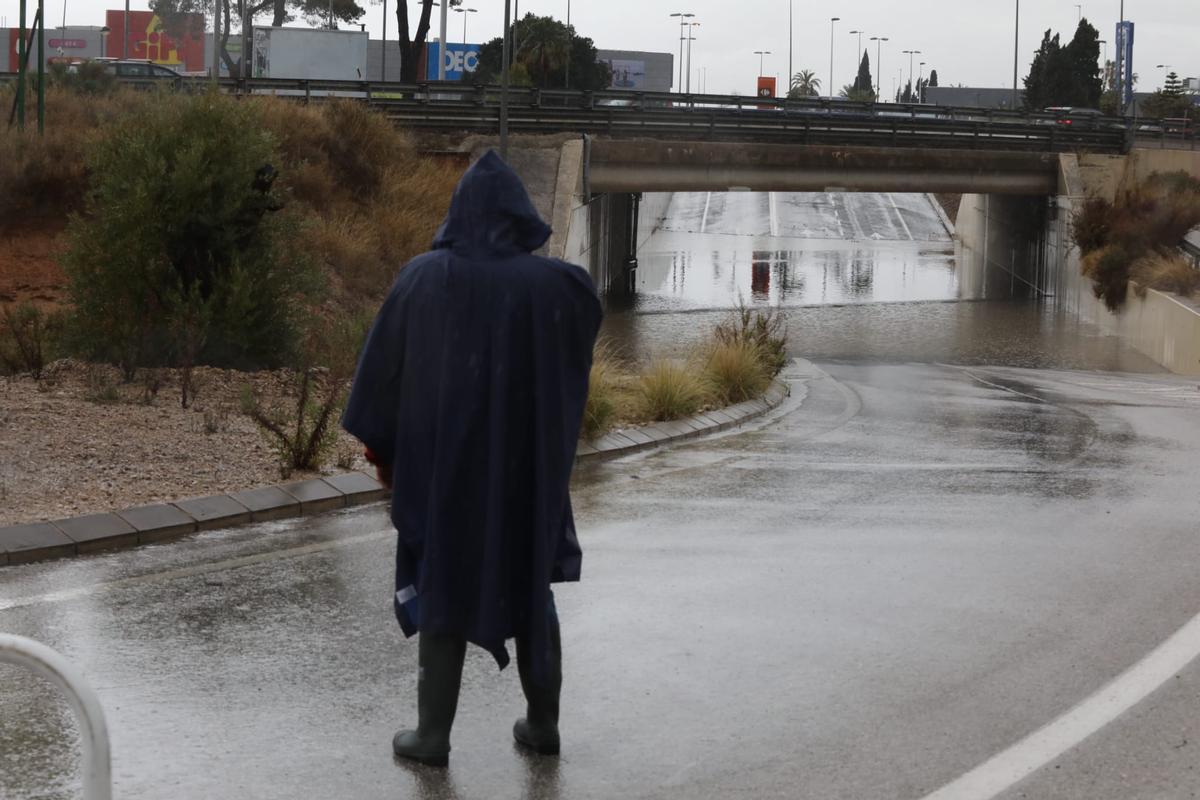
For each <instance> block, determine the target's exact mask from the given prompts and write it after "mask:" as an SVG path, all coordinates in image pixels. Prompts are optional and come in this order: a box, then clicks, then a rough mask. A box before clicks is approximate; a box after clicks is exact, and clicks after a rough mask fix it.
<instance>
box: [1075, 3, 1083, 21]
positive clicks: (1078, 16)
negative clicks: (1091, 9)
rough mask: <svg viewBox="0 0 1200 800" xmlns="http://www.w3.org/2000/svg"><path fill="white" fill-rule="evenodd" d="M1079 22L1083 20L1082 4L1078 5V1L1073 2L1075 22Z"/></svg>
mask: <svg viewBox="0 0 1200 800" xmlns="http://www.w3.org/2000/svg"><path fill="white" fill-rule="evenodd" d="M1081 22H1083V6H1081V5H1079V3H1076V4H1075V24H1076V25H1078V24H1079V23H1081Z"/></svg>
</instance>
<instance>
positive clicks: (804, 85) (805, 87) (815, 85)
mask: <svg viewBox="0 0 1200 800" xmlns="http://www.w3.org/2000/svg"><path fill="white" fill-rule="evenodd" d="M820 94H821V79H820V78H818V77H817V73H815V72H813V71H812V70H811V69H802V70H800V71H799V72H797V73H796V74H795V75H793V76H792V88H791V89H790V90H789V91H788V97H790V98H798V97H818V96H820Z"/></svg>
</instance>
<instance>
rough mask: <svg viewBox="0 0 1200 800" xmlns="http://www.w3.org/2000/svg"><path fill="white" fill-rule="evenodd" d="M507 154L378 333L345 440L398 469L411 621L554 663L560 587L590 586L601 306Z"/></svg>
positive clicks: (469, 178) (402, 583)
mask: <svg viewBox="0 0 1200 800" xmlns="http://www.w3.org/2000/svg"><path fill="white" fill-rule="evenodd" d="M549 236H550V228H549V226H547V225H546V224H545V223H544V222H542V220H541V219H540V218H539V217H538V214H537V211H536V210H535V209H534V207H533V204H532V203H531V202H530V200H529V196H528V194H527V193H526V192H525V187H524V186H522V184H521V181H520V179H519V178H518V177H517V176H516V174H515V173H514V172H513V171H512V170H511V169H510V168H509V167H508V166H507V165H506V164H505V163H504V162H503V161H502V160H501V159H500V158H499V157H498V156H497V155H496V154H495V153H493V152H489V153H487V154H486V155H485V156H484V157H483V158H481V159H480V160H479V161H478V162H476V163H475V164H474V165H473V166H472V167H471V168H470V169H468V170H467V172H466V174H465V175H464V176H463V178H462V180H461V181H460V182H459V184H458V188H457V189H455V191H454V198H453V200H452V201H451V203H450V211H449V213H448V214H447V216H446V220H445V222H443V223H442V226H441V228H440V229H439V230H438V232H437V236H436V238H435V239H434V242H433V247H434V249H433V250H432V251H431V252H428V253H425V254H424V255H421V256H418V257H417V258H415V259H413V260H412V261H411V262H409V263H408V264H407V265H406V266H405V267H404V268H403V269H402V270H401V271H400V275H399V277H398V278H397V279H396V282H395V284H394V285H393V286H392V289H391V291H390V293H389V294H388V297H387V299H386V300H385V301H384V303H383V307H382V308H381V309H380V311H379V315H378V317H377V318H376V319H375V323H374V326H373V327H372V329H371V332H370V335H369V336H368V338H367V343H366V346H365V348H364V350H363V353H362V357H361V359H360V361H359V365H358V373H357V375H356V376H355V379H354V386H353V389H352V390H351V393H350V399H349V401H348V403H347V407H346V412H345V414H344V415H343V417H342V425H343V427H345V429H346V430H347V431H349V432H350V433H351V434H353V435H354V436H356V437H357V438H358V439H359V440H361V441H362V442H363V443H364V444H365V445H366V446H367V447H368V448H370V449H371V450H372V451H374V453H375V455H376V456H377V457H378V459H379V460H380V462H382V463H385V464H390V465H392V522H393V523H394V524H395V526H396V531H397V533H398V534H399V537H398V544H397V547H396V594H395V609H396V617H397V619H398V620H399V622H400V626H401V627H402V628H403V630H404V633H405V634H406V635H407V636H412V635H413V634H414V633H416V632H417V631H423V632H427V633H433V634H445V635H455V636H459V637H462V638H465V639H466V640H467V641H470V642H474V643H475V644H477V645H480V646H482V647H484V648H486V649H487V650H489V651H490V652H491V653H492V654H493V655H494V656H495V657H496V660H497V662H498V663H499V665H500V667H501V668H503V667H504V666H505V665H506V664H507V663H508V653H507V651H506V649H505V645H504V642H505V640H506V639H508V638H511V637H513V636H518V635H519V636H529V637H530V639H531V643H532V644H533V646H534V648H535V649H534V650H533V652H535V653H541V652H544V651H545V649H546V648H545V647H544V643H545V641H546V637H547V635H548V630H549V627H548V626H549V621H548V619H549V618H548V606H549V602H550V583H551V582H556V581H577V580H579V567H580V549H579V543H578V541H577V539H576V536H575V527H574V522H573V520H572V516H571V502H570V497H569V495H568V482H569V480H570V475H571V467H572V465H573V463H574V458H575V446H576V442H577V440H578V437H579V427H580V420H581V418H582V415H583V407H584V401H585V400H586V398H587V389H588V374H589V372H590V370H591V363H592V347H593V345H594V343H595V339H596V333H597V331H598V329H599V326H600V318H601V311H600V303H599V300H598V299H597V297H596V291H595V288H594V286H593V285H592V281H591V279H590V278H589V277H588V275H587V273H586V272H584V271H583V270H582V269H580V268H579V267H576V266H572V265H571V264H568V263H566V262H564V261H559V260H557V259H551V258H543V257H540V256H535V255H533V254H532V253H533V251H534V250H536V249H537V248H539V247H541V246H542V244H544V243H545V241H546V240H547V239H548V238H549Z"/></svg>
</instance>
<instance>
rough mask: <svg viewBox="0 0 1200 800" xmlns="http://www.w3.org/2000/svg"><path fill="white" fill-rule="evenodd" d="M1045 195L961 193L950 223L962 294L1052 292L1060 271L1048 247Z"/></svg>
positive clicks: (1038, 294) (987, 295)
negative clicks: (953, 219)
mask: <svg viewBox="0 0 1200 800" xmlns="http://www.w3.org/2000/svg"><path fill="white" fill-rule="evenodd" d="M1048 207H1049V198H1046V197H1041V196H1022V195H987V194H964V195H963V196H962V200H961V201H960V203H959V207H958V216H957V217H956V219H955V225H954V243H955V257H956V258H955V260H956V264H957V267H956V268H957V270H958V282H959V287H960V290H961V293H962V296H963V297H964V298H969V299H985V300H998V299H1005V298H1011V297H1040V298H1046V297H1050V296H1053V295H1054V293H1055V291H1056V290H1057V284H1058V282H1059V280H1060V275H1059V274H1058V272H1057V270H1056V269H1055V268H1054V265H1055V263H1056V262H1055V260H1054V258H1053V252H1052V250H1050V249H1049V247H1048V245H1050V244H1051V242H1049V241H1048V238H1047V234H1048V233H1049V230H1048V227H1047V224H1046V220H1047V214H1048Z"/></svg>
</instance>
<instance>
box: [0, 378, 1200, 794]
mask: <svg viewBox="0 0 1200 800" xmlns="http://www.w3.org/2000/svg"><path fill="white" fill-rule="evenodd" d="M789 378H790V380H791V382H792V384H793V387H794V390H795V395H794V397H793V400H792V401H790V402H789V403H788V404H787V405H785V407H784V408H783V409H782V410H781V412H780V413H779V414H777V415H776V416H774V417H773V418H771V419H768V420H764V421H763V422H762V423H761V424H759V425H758V426H757V427H753V428H750V429H747V430H743V431H741V432H737V433H735V434H733V435H726V436H724V437H721V438H713V439H708V440H704V441H698V442H694V443H689V444H686V445H682V446H678V447H674V448H670V449H666V450H662V451H659V452H655V453H651V454H648V455H644V456H640V457H631V458H626V459H622V460H619V461H613V462H609V463H604V464H599V465H594V466H589V467H587V468H585V469H582V470H580V471H579V473H578V475H577V476H576V481H575V498H576V504H577V512H578V513H577V516H578V521H579V526H580V538H581V541H582V543H583V545H584V548H585V561H584V582H583V583H581V584H579V585H576V586H569V587H565V588H563V589H561V590H560V591H559V592H558V597H559V607H560V614H561V616H562V618H563V636H564V650H565V662H566V664H565V672H566V682H565V688H564V698H563V709H564V710H563V723H562V727H563V736H564V754H563V756H562V758H561V759H560V760H553V759H536V758H529V757H526V756H523V755H521V754H520V753H518V752H516V751H515V750H514V749H513V747H512V745H511V743H510V734H509V728H510V726H511V723H512V720H513V718H515V717H516V716H517V715H518V714H519V713H520V711H521V706H522V702H521V697H520V689H519V686H518V681H517V676H516V674H515V671H506V672H504V673H498V672H497V671H496V669H495V665H494V662H493V661H492V660H491V659H490V657H489V656H487V655H486V654H485V653H483V652H481V651H473V652H471V653H470V655H469V657H468V662H467V667H466V671H465V678H464V686H463V692H462V701H461V703H460V711H459V717H458V721H457V724H456V727H455V734H454V752H453V754H452V757H451V767H450V769H449V770H448V771H447V772H438V771H436V770H428V769H423V768H417V769H414V768H409V767H405V766H403V765H398V764H396V763H394V762H393V759H392V757H391V755H390V751H389V743H390V736H391V733H392V732H393V730H394V729H395V728H396V727H398V726H400V725H402V724H405V723H407V722H411V721H412V719H413V716H414V697H413V688H414V681H415V665H414V661H415V653H416V649H415V644H414V643H412V642H406V641H404V640H402V639H401V637H400V635H399V632H398V631H397V629H396V626H395V624H394V622H393V620H392V617H391V606H390V592H391V576H390V570H391V558H392V548H393V543H392V536H391V534H390V533H389V528H388V524H387V520H386V518H385V514H384V510H383V509H382V508H381V507H374V508H368V509H360V510H356V511H348V512H342V513H337V514H333V515H329V516H324V517H319V518H314V519H308V520H302V521H291V522H284V523H273V524H268V525H262V526H257V527H251V528H243V529H237V530H231V531H224V532H215V533H207V534H202V535H198V536H195V537H192V538H189V539H187V540H184V541H181V542H177V543H174V544H167V545H159V546H152V547H147V548H144V549H141V550H136V551H129V552H122V553H115V554H109V555H102V556H94V557H88V558H82V559H78V560H75V561H65V562H52V563H46V564H39V565H31V566H25V567H19V568H9V569H6V570H4V571H3V572H2V573H0V630H5V631H9V632H13V633H18V634H22V635H27V636H32V637H34V638H37V639H40V640H42V641H45V642H47V643H48V644H50V645H51V646H54V647H56V648H58V649H60V650H61V651H63V652H64V653H65V654H67V655H68V656H69V657H70V658H72V659H73V660H75V661H76V662H78V663H79V664H80V665H81V666H82V667H83V669H84V670H85V672H86V673H87V675H88V676H89V678H90V679H91V681H92V682H93V683H94V685H95V686H96V687H97V689H98V690H99V692H100V696H101V698H102V701H103V703H104V705H105V707H106V709H107V712H108V715H109V724H110V728H111V731H112V735H113V742H114V744H113V752H114V774H115V776H116V795H115V796H116V797H118V798H211V797H254V798H297V797H305V798H309V797H312V798H316V797H321V798H324V797H338V798H343V797H344V798H450V797H460V798H509V797H512V798H515V797H539V798H613V797H653V798H695V797H787V798H920V797H923V796H924V795H925V794H927V793H929V792H931V791H933V790H935V789H937V788H938V787H939V786H942V785H943V784H945V783H946V782H948V781H950V780H952V779H954V778H955V777H956V776H958V775H960V774H961V773H963V772H965V771H967V770H969V769H971V768H973V767H975V766H976V765H977V764H979V763H980V762H982V761H984V760H985V759H987V758H988V757H989V756H991V755H992V754H994V753H996V752H998V751H1000V750H1002V749H1004V748H1005V747H1008V746H1009V745H1010V744H1012V743H1013V742H1014V741H1016V740H1018V739H1021V738H1022V737H1024V736H1026V735H1027V734H1029V733H1030V732H1031V731H1033V730H1035V729H1036V728H1038V727H1039V726H1041V725H1043V724H1045V723H1046V722H1048V721H1050V720H1051V719H1053V718H1055V717H1057V716H1059V715H1060V714H1062V713H1063V712H1064V711H1066V710H1067V709H1069V708H1071V707H1072V706H1073V705H1074V704H1075V703H1077V702H1079V701H1080V700H1081V699H1083V698H1084V697H1087V696H1088V695H1090V694H1091V693H1093V692H1095V691H1096V690H1097V689H1098V688H1100V687H1101V686H1103V685H1104V684H1105V683H1106V682H1108V681H1109V680H1110V679H1112V678H1113V677H1114V676H1115V675H1117V674H1118V673H1120V672H1121V671H1123V670H1124V669H1126V668H1127V667H1128V666H1129V665H1131V664H1133V663H1134V662H1136V661H1138V660H1139V659H1140V658H1141V657H1142V656H1143V655H1144V654H1145V653H1146V652H1148V651H1149V650H1151V649H1152V648H1154V647H1155V646H1156V645H1157V644H1158V643H1159V642H1161V641H1162V640H1163V639H1165V638H1166V637H1167V636H1168V635H1169V634H1170V633H1171V632H1172V631H1174V630H1175V629H1177V628H1178V627H1179V626H1181V625H1182V624H1184V623H1185V622H1186V621H1187V620H1188V619H1189V618H1191V617H1192V616H1193V615H1194V614H1196V613H1197V612H1198V611H1200V582H1198V581H1197V580H1196V574H1197V562H1198V560H1200V537H1198V536H1197V535H1196V534H1197V528H1198V520H1200V498H1198V496H1197V492H1196V488H1195V487H1196V483H1195V475H1196V470H1197V467H1198V466H1200V463H1198V462H1200V456H1198V455H1197V453H1198V452H1200V426H1198V425H1197V424H1196V422H1197V419H1198V418H1200V390H1197V385H1196V381H1194V380H1193V381H1187V380H1183V379H1180V378H1174V377H1171V376H1162V375H1149V376H1148V375H1125V374H1117V373H1101V372H1069V371H1058V370H1050V369H1042V370H1026V369H1017V368H998V367H992V368H988V367H970V368H965V367H957V366H942V365H936V364H925V365H921V364H903V363H893V364H878V363H868V362H863V361H837V360H829V361H823V362H821V363H819V364H818V365H816V366H815V367H814V366H807V365H806V364H804V363H800V364H799V365H797V366H796V367H793V368H791V369H790V370H789ZM1197 712H1200V677H1198V676H1197V673H1196V671H1195V669H1194V668H1190V669H1188V670H1185V671H1183V672H1182V673H1181V674H1180V676H1179V678H1178V679H1176V681H1174V682H1172V683H1171V684H1169V685H1168V686H1166V687H1163V688H1162V689H1161V690H1159V691H1158V692H1156V693H1154V694H1152V695H1151V696H1150V697H1149V698H1148V699H1147V700H1146V701H1144V702H1142V703H1139V704H1138V705H1136V706H1135V707H1134V709H1133V710H1132V711H1131V712H1130V713H1129V714H1127V715H1125V716H1123V717H1121V718H1119V719H1118V720H1117V722H1116V723H1114V724H1113V725H1112V726H1109V727H1108V728H1106V729H1105V730H1103V731H1101V732H1099V733H1098V734H1097V735H1095V736H1093V737H1091V738H1090V739H1088V740H1087V741H1085V742H1083V744H1082V745H1081V746H1079V747H1077V748H1075V749H1073V750H1072V751H1070V752H1069V753H1068V754H1066V756H1064V757H1063V758H1061V759H1055V760H1054V762H1053V763H1052V764H1051V765H1050V766H1048V767H1047V768H1045V769H1042V770H1039V771H1037V772H1035V773H1034V774H1033V775H1032V776H1031V777H1030V778H1029V779H1027V780H1026V781H1025V782H1023V783H1021V784H1019V785H1018V786H1016V787H1014V788H1013V789H1012V790H1011V792H1010V794H1009V795H1006V796H1011V797H1023V796H1024V797H1039V798H1041V797H1063V798H1075V797H1078V798H1129V797H1147V798H1149V797H1155V798H1162V797H1169V798H1175V797H1189V796H1191V795H1192V793H1193V792H1196V791H1200V776H1198V775H1197V773H1196V761H1197V760H1196V757H1195V748H1196V747H1197V746H1200V730H1198V729H1197V728H1198V727H1200V723H1197V722H1196V720H1197V719H1200V716H1198V714H1197ZM71 737H72V734H71V724H70V721H69V715H68V713H67V712H66V710H65V706H64V705H63V704H62V703H61V702H59V701H58V700H56V699H55V698H54V696H53V694H52V693H51V692H50V691H49V690H48V689H47V688H46V687H44V686H43V685H41V684H40V683H39V682H37V681H36V680H34V679H31V678H29V677H27V676H25V675H24V674H21V673H18V672H16V671H14V670H12V669H10V668H6V667H0V797H4V798H14V799H16V798H21V799H22V800H24V798H35V797H36V798H59V797H69V796H71V790H72V777H71V774H72V773H71V770H70V765H71V763H72V760H73V754H72V750H71V744H70V741H71ZM1181 743H1183V744H1181ZM1131 787H1132V788H1131Z"/></svg>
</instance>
